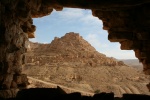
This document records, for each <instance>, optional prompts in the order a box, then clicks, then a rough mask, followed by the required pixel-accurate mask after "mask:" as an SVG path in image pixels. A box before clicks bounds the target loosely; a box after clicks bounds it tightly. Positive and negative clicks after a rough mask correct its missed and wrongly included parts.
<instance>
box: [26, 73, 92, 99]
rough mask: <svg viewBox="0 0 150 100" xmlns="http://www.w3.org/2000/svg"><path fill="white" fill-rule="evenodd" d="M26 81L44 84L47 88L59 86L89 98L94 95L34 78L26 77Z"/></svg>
mask: <svg viewBox="0 0 150 100" xmlns="http://www.w3.org/2000/svg"><path fill="white" fill-rule="evenodd" d="M28 79H29V80H32V81H36V82H40V83H44V84H46V85H49V86H52V87H57V86H59V87H61V88H62V89H65V90H69V91H70V92H80V93H81V94H83V95H91V96H93V95H94V93H90V92H85V91H82V90H77V89H73V88H69V87H66V86H63V85H60V84H54V83H49V82H45V81H42V80H39V79H35V78H33V77H29V76H28Z"/></svg>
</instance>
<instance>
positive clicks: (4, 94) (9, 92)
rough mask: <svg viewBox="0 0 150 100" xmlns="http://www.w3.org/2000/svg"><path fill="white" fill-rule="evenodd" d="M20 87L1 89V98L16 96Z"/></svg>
mask: <svg viewBox="0 0 150 100" xmlns="http://www.w3.org/2000/svg"><path fill="white" fill-rule="evenodd" d="M18 91H19V89H9V90H0V98H3V99H8V98H15V97H16V95H17V93H18Z"/></svg>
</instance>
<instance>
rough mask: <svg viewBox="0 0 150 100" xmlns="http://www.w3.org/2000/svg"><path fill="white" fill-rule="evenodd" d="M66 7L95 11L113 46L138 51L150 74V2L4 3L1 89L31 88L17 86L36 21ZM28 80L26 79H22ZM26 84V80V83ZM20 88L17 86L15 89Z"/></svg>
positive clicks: (1, 8) (18, 0)
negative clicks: (114, 43) (116, 45)
mask: <svg viewBox="0 0 150 100" xmlns="http://www.w3.org/2000/svg"><path fill="white" fill-rule="evenodd" d="M63 7H72V8H84V9H91V10H92V12H93V15H94V16H96V17H98V18H100V19H101V20H102V21H103V26H104V29H105V30H108V32H109V35H108V39H109V40H110V41H111V42H119V43H121V49H122V50H126V49H127V50H134V51H135V56H136V57H137V58H138V59H139V61H140V62H141V63H142V64H143V66H144V72H145V74H150V65H149V64H150V56H149V50H150V49H149V43H150V40H149V38H150V36H149V26H150V25H149V24H150V21H149V20H150V17H149V15H150V11H149V10H150V8H149V7H150V3H149V1H148V0H138V1H137V2H136V1H135V0H122V1H119V0H113V2H112V0H107V1H106V0H94V1H93V0H78V1H77V0H1V1H0V32H1V33H0V89H1V90H2V89H3V90H5V89H11V88H18V87H19V86H22V85H20V84H25V86H26V85H27V84H28V82H27V81H24V80H22V83H17V82H16V80H15V79H14V77H15V76H18V77H24V75H22V66H23V65H24V64H25V52H26V50H27V47H28V38H33V37H34V31H35V29H36V27H35V26H34V25H33V22H32V18H37V17H43V16H46V15H49V14H50V13H51V12H52V10H53V9H56V10H57V11H60V10H62V9H63ZM21 79H24V78H21ZM25 80H26V79H25ZM14 84H16V85H14Z"/></svg>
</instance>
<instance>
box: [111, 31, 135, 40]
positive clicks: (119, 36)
mask: <svg viewBox="0 0 150 100" xmlns="http://www.w3.org/2000/svg"><path fill="white" fill-rule="evenodd" d="M108 32H109V34H108V40H109V41H110V42H121V41H125V40H132V39H133V33H132V32H115V31H108Z"/></svg>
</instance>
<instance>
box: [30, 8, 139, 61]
mask: <svg viewBox="0 0 150 100" xmlns="http://www.w3.org/2000/svg"><path fill="white" fill-rule="evenodd" d="M33 24H34V25H36V32H35V38H33V39H29V40H30V41H32V42H38V43H51V41H52V40H53V39H54V37H62V36H64V34H66V33H68V32H74V33H79V34H80V36H82V37H83V39H85V40H86V41H88V43H90V44H91V45H92V46H93V47H94V48H95V49H96V50H97V51H98V52H100V53H103V54H105V55H106V56H107V57H113V58H116V59H137V58H136V57H135V54H134V52H133V50H121V49H120V44H119V43H118V42H112V43H111V42H110V41H109V40H108V32H107V31H106V30H103V28H102V27H103V23H102V21H101V20H99V19H98V18H97V17H94V16H93V15H92V12H91V10H85V9H74V8H64V9H63V10H62V11H55V10H54V11H53V12H52V13H51V14H50V15H48V16H45V17H42V18H33Z"/></svg>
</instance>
